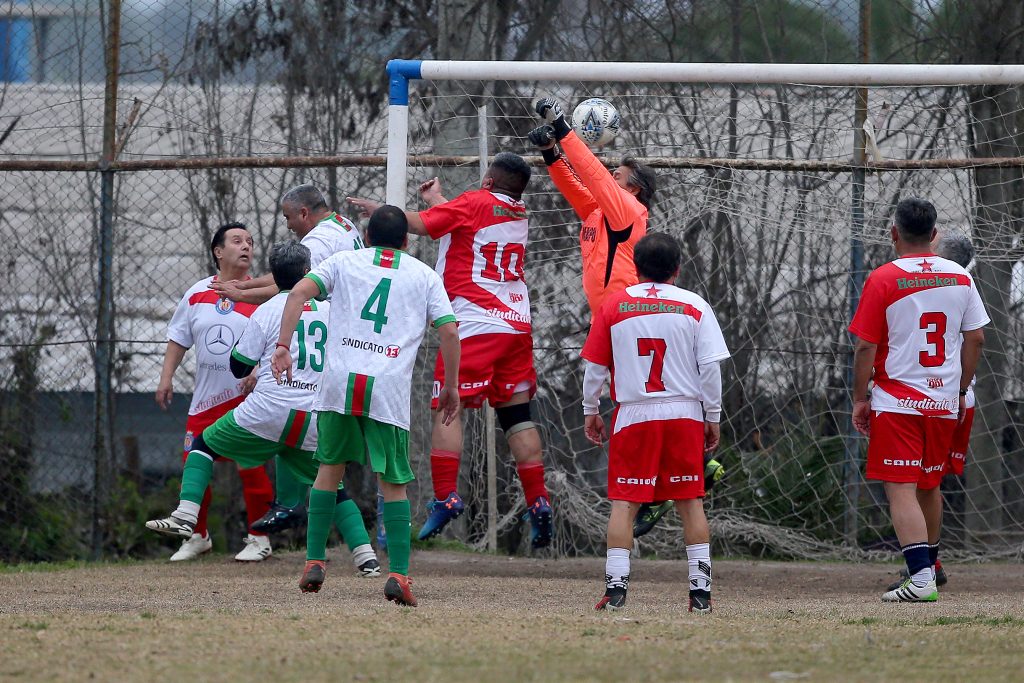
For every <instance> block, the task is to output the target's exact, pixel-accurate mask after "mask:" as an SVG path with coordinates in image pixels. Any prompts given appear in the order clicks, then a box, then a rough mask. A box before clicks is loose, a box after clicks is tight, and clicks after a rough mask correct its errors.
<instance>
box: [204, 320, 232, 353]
mask: <svg viewBox="0 0 1024 683" xmlns="http://www.w3.org/2000/svg"><path fill="white" fill-rule="evenodd" d="M205 340H206V349H207V350H208V351H209V352H210V353H212V354H213V355H215V356H222V355H224V354H225V353H227V352H228V351H230V350H231V347H232V346H233V345H234V343H235V335H234V333H232V332H231V328H230V327H228V326H227V325H214V326H213V327H211V328H210V329H208V330H207V331H206V338H205Z"/></svg>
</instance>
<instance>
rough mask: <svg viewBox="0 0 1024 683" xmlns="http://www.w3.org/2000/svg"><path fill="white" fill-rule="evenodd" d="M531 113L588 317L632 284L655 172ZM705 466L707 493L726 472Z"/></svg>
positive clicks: (650, 512) (554, 111)
mask: <svg viewBox="0 0 1024 683" xmlns="http://www.w3.org/2000/svg"><path fill="white" fill-rule="evenodd" d="M536 112H537V114H538V115H539V116H540V117H541V118H543V119H544V120H545V121H547V122H548V123H546V124H545V125H542V126H540V127H538V128H535V129H534V130H532V131H531V132H530V134H529V138H530V141H531V142H532V143H533V144H534V145H536V146H537V147H538V148H540V152H541V154H542V155H543V157H544V163H545V164H547V168H548V174H549V175H550V176H551V180H552V182H554V184H555V187H557V188H558V190H559V192H561V193H562V196H563V197H565V198H566V200H568V202H569V204H571V205H572V208H573V210H574V211H576V215H578V216H579V217H580V220H582V221H583V227H582V228H581V229H580V252H581V255H582V257H583V291H584V293H585V294H586V296H587V303H588V304H589V306H590V314H591V317H593V316H595V315H597V311H598V310H599V309H600V308H601V304H602V303H604V300H605V299H606V298H607V297H608V295H610V294H617V293H618V292H621V291H622V290H623V289H625V288H626V287H629V286H630V285H634V284H636V282H637V274H636V267H635V266H634V265H633V248H634V246H635V245H636V244H637V242H639V241H640V239H641V238H643V236H644V235H645V234H647V221H648V217H649V212H650V209H651V204H652V202H653V201H654V195H655V192H656V191H657V176H655V174H654V169H652V168H651V167H650V166H646V165H644V164H641V163H640V162H639V161H637V160H636V159H634V158H633V157H625V158H624V159H623V160H622V163H621V164H620V165H619V166H618V167H617V168H616V169H615V170H614V171H612V172H610V171H609V170H608V169H607V168H606V167H605V165H604V164H603V163H602V162H601V160H600V159H598V158H597V157H596V156H595V155H594V153H593V152H591V151H590V148H588V147H587V146H586V144H584V143H583V141H582V140H580V139H579V137H578V136H577V135H576V133H575V132H574V131H573V130H572V128H571V127H570V126H569V124H568V122H567V121H566V120H565V114H564V113H563V112H562V108H561V106H560V105H559V104H558V103H557V102H556V101H555V100H553V99H550V98H543V99H540V100H538V102H537V104H536ZM556 142H557V143H558V146H560V147H561V153H559V151H558V148H557V147H556V146H555V143H556ZM705 466H706V467H705V469H706V472H705V477H706V479H705V481H706V485H707V488H708V489H710V488H711V487H712V486H713V485H714V483H715V482H716V481H718V480H719V479H721V478H722V475H723V474H724V473H725V470H724V469H723V468H722V466H721V464H719V462H718V461H717V460H714V459H713V458H712V456H711V454H710V453H709V454H708V455H707V458H706V462H705ZM671 508H672V501H655V502H652V503H645V504H643V505H641V506H640V509H639V510H638V511H637V515H636V520H635V521H634V526H633V534H634V536H638V537H639V536H643V535H644V534H646V533H647V532H649V531H650V530H651V529H653V528H654V526H655V525H656V524H657V523H658V520H660V519H661V518H662V517H663V516H664V515H665V513H667V512H668V511H669V510H670V509H671Z"/></svg>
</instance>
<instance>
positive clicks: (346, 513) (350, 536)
mask: <svg viewBox="0 0 1024 683" xmlns="http://www.w3.org/2000/svg"><path fill="white" fill-rule="evenodd" d="M314 490H315V489H314ZM312 507H313V500H312V498H310V509H312ZM334 526H336V527H338V533H339V534H341V540H342V541H344V542H345V543H346V544H347V545H348V549H349V550H355V549H356V548H358V547H359V546H361V545H366V544H368V543H369V542H370V536H369V534H367V533H366V527H365V526H364V525H363V515H362V514H361V513H360V512H359V506H357V505H356V504H355V501H353V500H352V499H351V498H346V499H345V500H343V501H341V502H340V503H337V504H335V506H334Z"/></svg>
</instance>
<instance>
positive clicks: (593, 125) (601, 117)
mask: <svg viewBox="0 0 1024 683" xmlns="http://www.w3.org/2000/svg"><path fill="white" fill-rule="evenodd" d="M572 128H573V130H575V131H576V135H578V136H580V139H581V140H583V142H585V143H587V144H588V145H592V146H594V147H603V146H604V145H607V144H608V143H609V142H611V141H612V140H614V139H615V136H616V135H618V134H619V112H618V110H617V109H615V107H613V106H612V103H611V102H609V101H608V100H602V99H601V98H599V97H591V98H590V99H589V100H583V101H582V102H580V103H579V106H577V107H576V109H575V110H573V112H572Z"/></svg>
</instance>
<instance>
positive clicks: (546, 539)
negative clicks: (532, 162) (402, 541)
mask: <svg viewBox="0 0 1024 683" xmlns="http://www.w3.org/2000/svg"><path fill="white" fill-rule="evenodd" d="M530 175H531V171H530V167H529V166H528V165H527V163H526V162H525V161H524V160H523V159H522V157H519V156H518V155H515V154H511V153H509V152H501V153H500V154H497V155H496V156H495V157H494V161H493V162H492V163H491V165H490V167H489V168H488V169H487V172H486V173H485V174H484V178H483V180H482V182H481V189H479V190H471V191H469V192H463V193H462V194H461V195H459V196H458V197H456V198H455V199H452V200H451V201H448V200H446V199H445V197H444V195H443V194H442V193H441V184H440V181H438V179H437V178H434V179H432V180H429V181H427V182H425V183H423V185H422V186H420V195H421V196H422V198H423V200H424V202H426V204H427V205H428V206H429V207H430V208H428V209H427V210H426V211H419V212H415V211H409V212H406V217H407V218H408V219H409V231H410V232H412V233H414V234H417V235H429V236H430V237H432V238H434V239H437V240H440V248H439V253H438V257H437V268H436V270H437V272H438V274H439V275H441V277H442V278H444V286H445V289H446V290H447V292H448V296H449V298H450V299H451V302H452V307H453V308H454V310H455V315H456V316H457V317H458V319H459V337H460V339H461V340H462V349H463V353H462V358H463V362H462V366H461V368H460V369H459V384H458V386H459V396H460V398H461V400H462V404H463V406H465V407H467V408H479V407H480V406H482V405H483V402H484V401H489V402H490V404H491V405H492V406H494V408H495V413H496V415H497V418H498V423H499V424H500V425H501V428H502V430H503V431H504V432H505V438H506V439H508V445H509V450H511V451H512V457H513V458H515V461H516V471H517V472H518V473H519V481H520V482H521V483H522V485H523V493H524V494H525V496H526V506H527V517H528V518H529V520H530V545H531V546H532V547H533V548H544V547H546V546H548V545H549V544H550V543H551V537H552V512H551V503H550V501H549V498H548V491H547V488H546V487H545V485H544V462H543V451H542V446H541V440H540V433H539V432H538V431H537V427H536V425H534V423H533V421H532V419H531V415H530V412H531V411H530V400H531V398H532V397H533V394H534V393H535V392H536V390H537V374H536V372H535V371H534V368H533V336H532V334H531V330H532V327H531V317H530V292H529V290H528V289H527V287H526V282H525V280H524V279H523V271H524V268H525V260H526V244H527V239H528V224H527V217H526V206H525V205H524V204H523V202H522V195H523V192H524V191H525V190H526V186H527V184H528V183H529V181H530ZM349 201H350V202H351V203H352V204H354V205H356V206H358V207H360V208H361V209H363V211H364V212H366V211H372V210H373V209H374V208H375V207H376V206H377V203H376V202H371V201H367V200H365V199H352V198H350V199H349ZM444 375H445V365H444V360H443V358H441V357H440V356H439V357H438V359H437V365H436V367H435V370H434V389H435V393H436V391H437V389H438V388H439V387H440V386H441V380H442V379H443V377H444ZM433 407H434V408H435V409H436V407H437V401H436V398H435V401H434V403H433ZM441 418H442V415H441V413H440V411H436V412H435V415H434V426H433V432H432V434H431V444H430V445H431V449H430V472H431V475H432V478H433V484H434V497H435V500H434V501H433V502H432V503H431V504H430V506H429V509H430V514H429V515H428V516H427V520H426V522H425V523H424V524H423V527H422V529H420V534H419V538H420V539H421V540H422V539H426V538H430V537H432V536H435V535H437V534H439V533H441V531H442V530H443V529H444V528H445V526H447V525H448V523H449V522H451V521H452V520H453V519H455V518H457V517H458V516H459V515H461V514H462V511H463V509H464V504H463V502H462V498H461V497H460V496H459V494H458V492H457V490H456V489H457V484H458V479H459V463H460V460H461V457H462V445H463V444H462V423H461V420H459V419H458V418H456V419H455V421H454V422H452V423H451V424H450V425H449V424H445V423H444V421H443V420H442V419H441Z"/></svg>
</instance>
